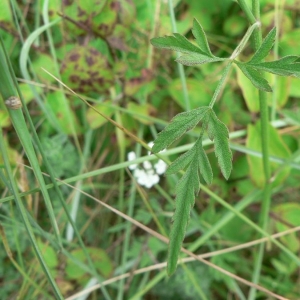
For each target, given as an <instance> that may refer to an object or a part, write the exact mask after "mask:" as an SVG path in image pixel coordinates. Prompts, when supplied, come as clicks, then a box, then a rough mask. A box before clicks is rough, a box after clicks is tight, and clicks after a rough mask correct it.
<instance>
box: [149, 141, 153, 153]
mask: <svg viewBox="0 0 300 300" xmlns="http://www.w3.org/2000/svg"><path fill="white" fill-rule="evenodd" d="M153 145H154V142H150V143H148V146H149V147H150V148H151V149H152V147H153ZM150 154H151V151H148V155H150Z"/></svg>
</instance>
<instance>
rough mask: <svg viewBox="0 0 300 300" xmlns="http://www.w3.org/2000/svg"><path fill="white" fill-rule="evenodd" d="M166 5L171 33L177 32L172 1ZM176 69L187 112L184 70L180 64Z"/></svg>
mask: <svg viewBox="0 0 300 300" xmlns="http://www.w3.org/2000/svg"><path fill="white" fill-rule="evenodd" d="M168 4H169V12H170V18H171V23H172V31H173V32H177V26H176V19H175V15H174V9H173V1H172V0H168ZM179 56H180V54H179V53H178V52H177V57H179ZM177 67H178V72H179V76H180V81H181V85H182V93H183V99H184V103H185V109H186V110H187V111H188V110H191V104H190V99H189V94H188V89H187V84H186V78H185V73H184V68H183V65H182V64H180V63H177Z"/></svg>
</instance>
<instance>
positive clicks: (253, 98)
mask: <svg viewBox="0 0 300 300" xmlns="http://www.w3.org/2000/svg"><path fill="white" fill-rule="evenodd" d="M237 83H238V85H239V87H240V88H241V90H242V94H243V98H244V100H245V102H246V105H247V108H248V109H249V111H250V112H254V113H257V112H259V97H258V93H259V91H258V89H257V88H256V87H255V86H254V85H253V84H252V83H251V81H250V80H248V78H247V77H246V76H245V75H244V73H243V72H242V71H241V69H240V68H238V69H237Z"/></svg>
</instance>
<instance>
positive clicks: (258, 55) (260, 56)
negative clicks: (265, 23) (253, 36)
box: [249, 27, 276, 63]
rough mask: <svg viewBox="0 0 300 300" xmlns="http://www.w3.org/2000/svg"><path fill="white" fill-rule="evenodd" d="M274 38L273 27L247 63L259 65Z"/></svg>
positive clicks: (274, 31)
mask: <svg viewBox="0 0 300 300" xmlns="http://www.w3.org/2000/svg"><path fill="white" fill-rule="evenodd" d="M275 37H276V28H275V27H274V28H273V29H272V30H271V31H270V32H269V33H268V35H267V36H266V37H265V39H264V40H263V42H262V44H261V46H260V47H259V49H258V50H257V51H256V52H255V53H254V55H253V57H252V58H251V60H250V61H249V63H259V62H261V61H262V60H263V59H264V58H265V57H266V56H267V55H268V54H269V52H270V50H271V49H272V47H273V45H274V42H275Z"/></svg>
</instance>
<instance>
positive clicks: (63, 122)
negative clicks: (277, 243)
mask: <svg viewBox="0 0 300 300" xmlns="http://www.w3.org/2000/svg"><path fill="white" fill-rule="evenodd" d="M45 104H46V107H47V109H48V110H49V111H50V110H51V111H52V112H53V114H54V115H55V116H56V118H57V121H58V123H59V125H60V128H61V129H62V131H63V133H66V134H72V133H73V131H72V126H70V122H72V124H73V126H74V130H75V131H76V132H77V133H79V132H81V130H82V128H81V126H80V124H79V122H78V119H77V116H76V114H75V113H74V110H72V109H71V108H70V105H69V103H68V102H67V101H65V95H64V94H63V93H62V92H61V91H55V92H52V93H49V94H48V95H47V100H46V103H45Z"/></svg>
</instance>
